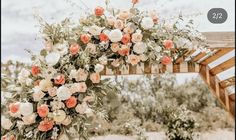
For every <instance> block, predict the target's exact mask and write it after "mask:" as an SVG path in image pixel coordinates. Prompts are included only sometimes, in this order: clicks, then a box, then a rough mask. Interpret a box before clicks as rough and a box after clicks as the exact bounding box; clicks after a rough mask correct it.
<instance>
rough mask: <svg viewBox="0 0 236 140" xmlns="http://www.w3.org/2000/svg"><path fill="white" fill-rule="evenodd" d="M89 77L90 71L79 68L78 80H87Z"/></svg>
mask: <svg viewBox="0 0 236 140" xmlns="http://www.w3.org/2000/svg"><path fill="white" fill-rule="evenodd" d="M87 77H88V72H87V71H86V70H84V69H81V68H80V69H79V70H78V76H77V77H76V81H86V79H87Z"/></svg>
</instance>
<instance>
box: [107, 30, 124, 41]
mask: <svg viewBox="0 0 236 140" xmlns="http://www.w3.org/2000/svg"><path fill="white" fill-rule="evenodd" d="M122 37H123V35H122V32H121V31H120V30H119V29H115V30H112V31H111V32H110V33H109V39H110V40H111V41H112V42H119V41H121V39H122Z"/></svg>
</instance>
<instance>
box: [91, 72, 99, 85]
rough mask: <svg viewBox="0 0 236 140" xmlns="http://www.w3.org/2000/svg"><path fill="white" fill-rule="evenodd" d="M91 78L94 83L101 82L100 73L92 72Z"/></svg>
mask: <svg viewBox="0 0 236 140" xmlns="http://www.w3.org/2000/svg"><path fill="white" fill-rule="evenodd" d="M90 80H91V81H92V82H93V83H99V82H100V75H99V73H92V74H90Z"/></svg>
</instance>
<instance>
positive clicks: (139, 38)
mask: <svg viewBox="0 0 236 140" xmlns="http://www.w3.org/2000/svg"><path fill="white" fill-rule="evenodd" d="M142 39H143V35H142V34H141V33H137V32H136V33H134V34H132V39H131V40H132V42H133V43H138V42H141V41H142Z"/></svg>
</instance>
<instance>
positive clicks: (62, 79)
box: [54, 74, 65, 85]
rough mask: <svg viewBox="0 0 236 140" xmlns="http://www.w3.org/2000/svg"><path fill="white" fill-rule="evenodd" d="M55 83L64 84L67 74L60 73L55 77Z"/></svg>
mask: <svg viewBox="0 0 236 140" xmlns="http://www.w3.org/2000/svg"><path fill="white" fill-rule="evenodd" d="M54 82H55V84H57V85H63V84H64V83H65V75H63V74H61V75H58V76H57V77H56V78H55V79H54Z"/></svg>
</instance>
